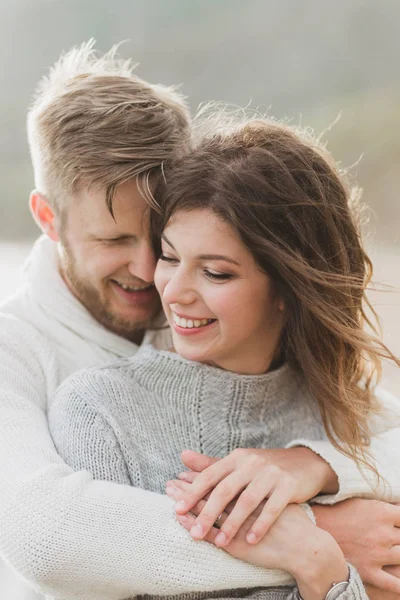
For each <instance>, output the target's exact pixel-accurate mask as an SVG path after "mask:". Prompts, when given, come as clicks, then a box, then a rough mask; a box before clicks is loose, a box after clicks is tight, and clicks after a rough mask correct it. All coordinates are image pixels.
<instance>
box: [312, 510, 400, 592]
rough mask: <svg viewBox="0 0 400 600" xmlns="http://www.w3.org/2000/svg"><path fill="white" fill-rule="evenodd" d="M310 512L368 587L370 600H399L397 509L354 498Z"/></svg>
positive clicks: (399, 516)
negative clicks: (397, 599)
mask: <svg viewBox="0 0 400 600" xmlns="http://www.w3.org/2000/svg"><path fill="white" fill-rule="evenodd" d="M312 508H313V511H314V514H315V517H316V519H317V525H318V526H319V527H321V528H322V529H325V531H328V532H329V533H330V534H331V535H332V536H333V537H334V538H335V540H336V541H337V542H338V544H339V546H340V547H341V549H342V551H343V554H344V555H345V557H346V559H347V560H348V561H349V562H350V563H351V564H352V565H354V566H355V567H356V569H358V572H359V573H360V575H361V577H362V579H363V581H364V582H365V583H366V584H369V585H368V586H367V590H368V595H369V597H370V598H371V599H374V600H394V599H395V598H400V567H399V565H400V505H394V504H388V503H386V502H379V501H377V500H363V499H361V498H353V499H350V500H345V501H344V502H340V503H339V504H336V505H335V506H316V505H314V506H313V507H312ZM385 565H391V566H385Z"/></svg>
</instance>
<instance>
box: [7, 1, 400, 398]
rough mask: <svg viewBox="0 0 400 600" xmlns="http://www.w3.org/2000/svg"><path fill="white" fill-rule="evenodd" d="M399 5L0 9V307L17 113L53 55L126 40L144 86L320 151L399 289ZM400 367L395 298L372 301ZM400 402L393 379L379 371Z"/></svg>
mask: <svg viewBox="0 0 400 600" xmlns="http://www.w3.org/2000/svg"><path fill="white" fill-rule="evenodd" d="M399 22H400V2H398V0H385V2H377V1H376V0H335V1H333V0H331V1H330V2H320V0H302V1H301V2H294V1H293V0H247V2H243V1H242V0H189V1H188V0H168V1H167V0H134V1H132V0H113V1H112V2H111V1H110V0H2V2H1V6H0V23H1V31H2V35H1V37H0V90H1V94H0V181H1V191H2V194H1V198H0V211H1V213H0V214H1V219H0V300H1V299H2V298H4V297H5V296H6V295H7V294H9V293H11V292H12V290H13V289H14V288H15V286H16V285H17V283H18V282H19V281H21V276H20V274H19V271H18V268H19V265H20V264H21V262H22V261H23V259H24V257H25V256H26V255H27V253H28V251H29V246H30V244H31V242H32V240H33V239H34V237H35V236H36V235H37V230H36V229H35V226H34V224H33V223H32V220H31V218H30V215H29V211H28V208H27V199H28V195H29V191H30V189H31V187H32V171H31V167H30V161H29V154H28V149H27V144H26V136H25V115H26V110H27V107H28V104H29V102H30V99H31V95H32V91H33V89H34V86H35V83H36V81H37V80H38V79H39V78H40V77H41V76H42V75H43V74H44V73H46V70H47V69H48V67H49V66H50V65H51V64H52V63H53V62H54V61H55V60H56V59H57V57H58V56H59V54H60V52H61V51H63V50H67V49H69V48H70V47H71V46H72V45H74V44H77V43H81V42H82V41H85V40H88V39H89V38H90V37H94V38H96V39H97V41H98V44H97V46H98V48H99V49H101V50H106V49H108V48H109V47H110V46H111V45H112V44H114V43H116V42H119V41H121V40H127V42H126V43H124V44H123V46H122V48H121V53H122V54H123V56H125V57H132V58H133V59H134V61H135V62H138V63H139V67H138V73H139V75H142V76H143V77H144V78H146V79H149V80H150V81H152V82H157V81H159V82H162V83H166V84H172V83H174V84H180V85H181V89H182V91H183V92H184V93H185V94H186V95H187V96H188V98H189V100H190V104H191V107H192V110H193V112H194V111H195V109H196V107H197V106H198V104H199V103H200V102H202V101H207V100H221V101H226V102H229V103H235V104H238V105H240V106H245V105H249V104H250V105H251V107H252V108H259V109H260V110H262V111H265V110H267V109H268V110H269V111H270V112H271V114H273V115H274V116H276V117H279V118H286V119H288V120H289V121H292V122H294V123H299V122H301V123H302V124H304V125H309V126H311V127H313V128H314V129H315V130H316V131H317V132H320V131H322V130H325V129H327V128H329V125H330V124H331V123H333V121H335V120H336V118H337V117H338V115H339V114H340V115H341V116H340V119H339V120H338V122H337V123H336V124H335V125H334V126H333V127H332V128H331V129H330V130H329V131H327V132H326V133H325V135H324V139H325V140H326V141H327V144H328V148H329V149H330V150H331V151H332V153H333V154H334V156H335V157H336V158H337V159H339V160H340V161H341V163H342V164H343V166H345V167H350V175H351V178H352V179H354V180H355V181H358V182H359V183H360V185H361V186H362V187H363V189H364V201H365V203H366V204H367V206H368V214H369V224H368V225H367V226H366V228H365V235H366V239H367V245H368V248H369V249H370V251H371V254H372V256H373V258H374V262H375V266H376V269H375V280H376V281H377V282H378V283H381V284H387V285H391V286H394V287H397V288H400V265H399V262H400V203H399V201H398V189H399V187H400V169H399V164H400V136H399V127H400V71H399V68H398V61H399V56H400V35H399V31H398V24H399ZM372 298H373V301H374V303H375V305H376V307H377V309H378V312H379V313H380V315H381V317H382V319H383V330H384V336H385V340H386V342H387V343H388V344H389V345H390V346H391V348H392V349H393V350H394V351H396V353H397V354H398V355H400V293H399V291H397V292H396V291H391V292H390V291H385V292H384V293H382V292H380V293H374V294H373V296H372ZM385 383H386V385H387V386H388V387H389V388H390V389H392V390H393V391H396V390H397V391H398V393H399V394H400V370H399V369H398V370H397V371H396V370H395V369H393V368H392V369H390V368H387V369H385Z"/></svg>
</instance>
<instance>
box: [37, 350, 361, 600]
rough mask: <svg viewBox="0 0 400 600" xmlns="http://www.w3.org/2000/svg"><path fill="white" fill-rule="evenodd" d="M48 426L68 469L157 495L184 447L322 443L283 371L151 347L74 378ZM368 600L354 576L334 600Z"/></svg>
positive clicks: (298, 385) (317, 422) (208, 450)
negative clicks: (231, 368) (258, 370)
mask: <svg viewBox="0 0 400 600" xmlns="http://www.w3.org/2000/svg"><path fill="white" fill-rule="evenodd" d="M49 424H50V429H51V432H52V435H53V439H54V443H55V445H56V447H57V450H58V452H59V453H60V455H61V456H62V457H63V458H64V459H65V461H66V462H67V463H68V464H70V465H71V466H72V467H73V468H74V469H76V470H81V469H85V470H88V471H90V472H91V473H92V474H93V476H94V477H95V478H96V479H103V480H111V481H114V482H117V483H122V484H129V485H133V486H136V487H140V488H143V489H146V490H151V491H154V492H159V493H164V491H165V482H166V481H167V480H169V479H173V478H175V477H176V475H177V473H178V472H180V471H181V470H182V464H181V461H180V458H179V456H180V452H181V451H182V450H183V449H188V448H189V449H192V450H196V451H197V452H201V453H204V454H207V455H211V456H226V455H227V454H229V453H230V452H232V450H234V449H235V448H240V447H243V448H251V447H254V448H277V447H284V446H285V445H286V444H288V443H289V442H290V441H291V440H293V439H297V438H301V437H307V438H308V439H314V440H320V439H325V432H324V429H323V426H322V423H321V419H320V415H319V411H318V408H317V405H316V403H315V402H314V401H313V400H312V399H311V398H310V396H309V394H307V392H306V390H305V387H304V386H303V385H302V382H301V380H300V379H299V377H298V376H297V375H296V374H295V373H294V372H293V371H292V370H291V369H290V368H289V367H288V366H287V365H284V366H282V367H281V368H279V369H277V370H275V371H272V372H270V373H267V374H265V375H256V376H248V375H238V374H235V373H231V372H228V371H223V370H221V369H218V368H214V367H210V366H208V365H203V364H200V363H196V362H192V361H187V360H185V359H183V358H181V357H179V356H178V355H177V354H175V353H172V352H165V351H158V350H155V349H154V348H152V347H151V346H143V347H142V348H141V349H140V350H139V352H138V353H137V354H136V355H135V357H134V358H132V359H127V360H123V361H119V362H118V363H115V364H113V365H111V366H107V367H99V368H92V369H87V370H85V371H81V372H79V373H76V374H74V375H73V376H72V377H71V378H69V379H68V380H67V381H66V382H64V383H63V385H62V386H61V387H60V388H59V390H58V392H57V394H56V397H55V399H54V401H53V402H52V404H51V408H50V411H49ZM210 568H212V565H210ZM293 592H294V590H293V588H289V587H281V588H276V587H274V588H263V589H260V588H253V589H251V590H249V589H240V590H226V591H222V592H221V591H218V592H215V593H214V592H205V593H204V594H202V593H192V594H184V595H179V596H173V597H172V596H168V598H169V599H170V600H178V599H179V600H204V599H208V598H224V599H225V600H227V599H233V598H242V597H246V598H247V597H251V598H253V599H257V600H290V599H291V598H292V597H293ZM157 597H159V596H157ZM138 598H139V597H138ZM142 598H143V596H142ZM146 598H150V596H146ZM366 598H367V596H366V594H365V591H364V588H363V586H362V583H361V581H360V579H359V576H358V575H357V573H356V572H355V571H354V569H351V578H350V585H349V587H348V590H347V591H346V592H345V593H344V594H342V596H341V597H340V600H365V599H366Z"/></svg>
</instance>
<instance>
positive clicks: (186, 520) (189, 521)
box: [176, 514, 226, 544]
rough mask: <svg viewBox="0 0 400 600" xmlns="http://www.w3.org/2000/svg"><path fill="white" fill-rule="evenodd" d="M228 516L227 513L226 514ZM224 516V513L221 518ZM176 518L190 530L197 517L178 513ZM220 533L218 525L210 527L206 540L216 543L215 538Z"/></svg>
mask: <svg viewBox="0 0 400 600" xmlns="http://www.w3.org/2000/svg"><path fill="white" fill-rule="evenodd" d="M225 517H226V515H225ZM223 518H224V515H223V516H222V517H221V520H222V519H223ZM176 520H177V521H178V523H180V525H182V526H183V527H184V528H185V529H186V531H190V530H191V529H192V527H193V525H194V524H195V521H196V519H195V517H193V516H192V515H190V514H187V515H176ZM218 533H219V529H217V528H216V527H213V528H212V529H210V531H209V532H208V533H207V535H206V537H205V538H204V540H205V541H207V542H211V543H212V544H214V543H215V538H216V537H217V535H218Z"/></svg>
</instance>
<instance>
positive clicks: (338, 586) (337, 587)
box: [295, 581, 349, 600]
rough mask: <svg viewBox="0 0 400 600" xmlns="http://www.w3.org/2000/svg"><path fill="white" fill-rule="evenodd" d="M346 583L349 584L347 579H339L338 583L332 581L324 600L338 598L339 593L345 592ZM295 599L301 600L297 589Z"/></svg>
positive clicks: (335, 599) (336, 599)
mask: <svg viewBox="0 0 400 600" xmlns="http://www.w3.org/2000/svg"><path fill="white" fill-rule="evenodd" d="M348 585H349V582H348V581H341V582H340V583H333V584H332V587H331V589H330V590H329V592H328V593H327V595H326V596H325V598H324V600H338V598H340V596H341V594H343V592H345V591H346V590H347V587H348ZM295 600H303V598H302V597H301V596H300V594H299V592H298V591H296V597H295Z"/></svg>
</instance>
